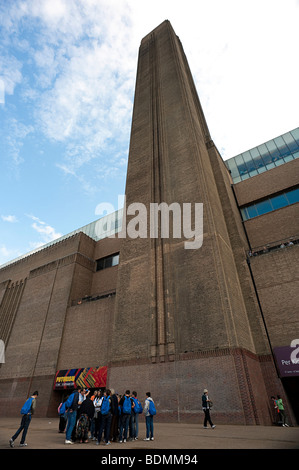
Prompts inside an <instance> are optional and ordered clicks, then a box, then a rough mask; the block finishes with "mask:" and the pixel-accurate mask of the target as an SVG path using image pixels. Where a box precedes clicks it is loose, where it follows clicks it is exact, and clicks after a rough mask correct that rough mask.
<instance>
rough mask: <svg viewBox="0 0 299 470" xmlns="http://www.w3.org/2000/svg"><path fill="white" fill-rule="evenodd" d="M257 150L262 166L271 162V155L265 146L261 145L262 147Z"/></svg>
mask: <svg viewBox="0 0 299 470" xmlns="http://www.w3.org/2000/svg"><path fill="white" fill-rule="evenodd" d="M257 148H258V149H259V152H260V154H261V157H262V159H263V162H264V164H265V165H266V164H267V163H271V162H272V159H271V155H270V153H269V151H268V149H267V147H266V145H265V144H262V145H259V146H258V147H257Z"/></svg>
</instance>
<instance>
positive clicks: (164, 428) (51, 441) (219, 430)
mask: <svg viewBox="0 0 299 470" xmlns="http://www.w3.org/2000/svg"><path fill="white" fill-rule="evenodd" d="M19 424H20V418H0V449H1V451H2V450H3V449H9V450H10V451H11V452H14V451H16V452H17V451H18V450H20V451H22V452H26V450H27V449H65V450H66V451H67V452H68V451H70V450H72V449H80V450H82V451H83V450H87V449H88V450H92V449H93V450H95V451H97V450H99V449H101V450H102V451H104V452H112V451H113V452H114V451H121V452H123V451H124V450H127V449H130V450H133V449H135V450H138V449H139V450H150V451H152V450H159V449H160V450H161V449H169V450H171V449H175V450H179V449H181V450H184V449H299V427H298V426H297V427H278V426H238V425H223V424H221V425H217V426H216V428H215V429H211V428H208V429H203V426H202V424H201V423H200V424H184V423H180V424H179V423H157V422H156V423H154V435H155V440H154V441H144V440H143V439H144V437H145V423H144V420H142V419H141V420H140V424H139V439H138V441H134V442H130V441H128V442H126V443H122V444H119V443H111V445H109V446H105V445H104V444H103V443H101V444H100V445H99V446H97V445H96V443H95V442H94V441H90V442H89V443H87V444H79V443H74V444H72V445H66V444H65V443H64V440H65V435H64V434H61V433H58V419H56V418H54V419H51V418H34V417H33V418H32V421H31V424H30V427H29V430H28V434H27V439H26V441H27V444H28V446H27V447H25V448H20V447H19V442H20V438H21V435H20V436H19V437H18V439H17V440H16V442H15V447H14V449H11V448H10V446H9V442H8V441H9V439H10V437H11V436H12V435H13V434H14V433H15V431H16V430H17V429H18V427H19Z"/></svg>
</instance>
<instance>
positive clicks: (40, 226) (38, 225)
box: [27, 214, 62, 248]
mask: <svg viewBox="0 0 299 470" xmlns="http://www.w3.org/2000/svg"><path fill="white" fill-rule="evenodd" d="M27 217H29V218H30V219H32V220H33V221H34V222H33V224H32V225H31V227H32V228H33V229H34V230H35V231H36V232H37V233H38V234H39V235H40V236H41V241H40V242H34V243H33V244H32V245H34V247H35V248H36V247H38V246H42V245H44V244H45V243H48V242H51V241H53V240H56V239H57V238H60V237H62V234H61V233H59V232H56V230H55V229H54V228H53V227H51V225H48V224H46V222H43V221H42V220H40V219H39V218H38V217H36V216H34V215H28V214H27Z"/></svg>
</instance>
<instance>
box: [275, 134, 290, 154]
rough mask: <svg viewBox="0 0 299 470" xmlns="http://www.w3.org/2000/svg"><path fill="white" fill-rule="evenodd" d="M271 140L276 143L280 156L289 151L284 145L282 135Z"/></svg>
mask: <svg viewBox="0 0 299 470" xmlns="http://www.w3.org/2000/svg"><path fill="white" fill-rule="evenodd" d="M273 140H274V142H275V143H276V145H277V148H278V150H279V153H280V155H281V156H284V155H287V154H289V153H290V149H289V147H288V146H287V145H286V143H285V141H284V140H283V138H282V137H275V139H273Z"/></svg>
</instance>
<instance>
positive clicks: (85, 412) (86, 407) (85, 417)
mask: <svg viewBox="0 0 299 470" xmlns="http://www.w3.org/2000/svg"><path fill="white" fill-rule="evenodd" d="M88 395H89V391H88V392H86V393H85V400H84V401H83V402H82V404H81V406H80V409H79V412H78V422H77V438H78V439H79V442H83V441H84V442H88V431H89V428H90V424H91V420H92V418H93V416H94V405H93V402H92V401H91V399H90V397H89V396H88Z"/></svg>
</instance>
